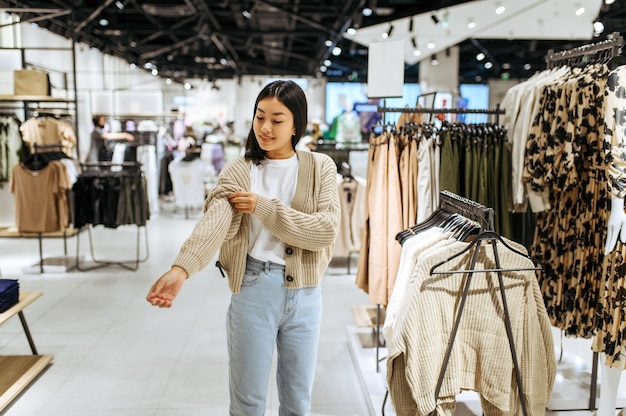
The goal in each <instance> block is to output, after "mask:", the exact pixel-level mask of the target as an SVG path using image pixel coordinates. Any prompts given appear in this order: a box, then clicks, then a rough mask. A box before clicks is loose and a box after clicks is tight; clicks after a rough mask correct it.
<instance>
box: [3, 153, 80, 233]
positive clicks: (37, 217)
mask: <svg viewBox="0 0 626 416" xmlns="http://www.w3.org/2000/svg"><path fill="white" fill-rule="evenodd" d="M70 189H71V185H70V183H69V176H68V174H67V168H66V166H65V165H64V164H63V163H62V162H59V161H57V160H53V161H50V162H43V161H42V163H41V165H40V169H37V170H35V169H32V168H31V169H29V168H28V167H27V165H26V164H25V163H18V164H16V165H15V166H13V173H12V180H11V188H10V190H11V192H12V193H13V195H14V197H15V224H16V226H17V228H18V230H19V231H20V232H35V233H39V232H41V233H44V232H51V231H59V230H63V229H65V228H67V227H68V226H69V218H70V214H69V205H68V191H69V190H70Z"/></svg>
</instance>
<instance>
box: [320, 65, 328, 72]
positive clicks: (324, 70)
mask: <svg viewBox="0 0 626 416" xmlns="http://www.w3.org/2000/svg"><path fill="white" fill-rule="evenodd" d="M327 70H328V68H326V66H324V65H322V66H320V71H321V72H326V71H327Z"/></svg>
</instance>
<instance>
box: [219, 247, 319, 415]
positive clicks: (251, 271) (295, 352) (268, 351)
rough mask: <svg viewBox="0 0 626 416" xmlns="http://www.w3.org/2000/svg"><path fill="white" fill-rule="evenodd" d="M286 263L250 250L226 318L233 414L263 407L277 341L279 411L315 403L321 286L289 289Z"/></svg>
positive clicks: (304, 411)
mask: <svg viewBox="0 0 626 416" xmlns="http://www.w3.org/2000/svg"><path fill="white" fill-rule="evenodd" d="M284 280H285V267H284V266H282V265H280V264H276V263H272V262H262V261H259V260H256V259H254V258H252V257H250V256H248V261H247V265H246V274H245V276H244V278H243V284H242V286H241V291H240V292H239V293H238V294H233V295H232V297H231V302H230V306H229V308H228V314H227V319H226V329H227V340H228V354H229V378H230V380H229V387H230V415H231V416H261V415H263V414H264V413H265V407H266V397H267V390H268V383H269V375H270V370H271V367H272V358H273V354H274V345H276V350H277V353H278V355H277V357H278V364H277V370H276V372H277V374H276V382H277V386H278V398H279V402H280V406H279V411H278V414H279V415H280V416H305V415H308V414H309V411H310V407H311V390H312V388H313V379H314V378H315V364H316V359H317V344H318V339H319V329H320V323H321V318H322V292H321V287H320V286H316V287H305V288H300V289H287V288H286V287H285V284H284Z"/></svg>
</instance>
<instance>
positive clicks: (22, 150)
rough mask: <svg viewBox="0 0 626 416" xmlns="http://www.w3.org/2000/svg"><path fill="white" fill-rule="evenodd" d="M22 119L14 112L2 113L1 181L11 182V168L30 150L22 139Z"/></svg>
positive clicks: (0, 143) (0, 123)
mask: <svg viewBox="0 0 626 416" xmlns="http://www.w3.org/2000/svg"><path fill="white" fill-rule="evenodd" d="M20 125H21V121H20V120H19V119H18V118H17V117H16V116H15V115H14V114H6V115H5V114H0V183H2V182H10V180H11V170H12V168H13V166H15V164H16V163H18V162H19V161H20V155H21V157H22V158H23V159H25V158H26V157H27V155H28V154H29V153H30V150H29V149H28V147H27V146H26V144H25V142H24V141H23V140H22V135H21V133H20V130H19V128H20Z"/></svg>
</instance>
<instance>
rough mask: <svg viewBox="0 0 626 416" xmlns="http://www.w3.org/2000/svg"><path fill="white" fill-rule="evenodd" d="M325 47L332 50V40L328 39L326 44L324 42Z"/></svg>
mask: <svg viewBox="0 0 626 416" xmlns="http://www.w3.org/2000/svg"><path fill="white" fill-rule="evenodd" d="M324 45H326V47H327V48H330V47H331V46H333V41H332V40H330V39H326V42H324Z"/></svg>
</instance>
